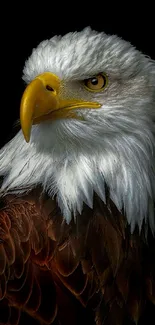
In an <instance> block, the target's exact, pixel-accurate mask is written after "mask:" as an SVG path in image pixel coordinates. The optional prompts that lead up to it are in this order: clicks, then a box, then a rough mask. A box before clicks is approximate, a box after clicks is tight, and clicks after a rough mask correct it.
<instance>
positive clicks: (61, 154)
mask: <svg viewBox="0 0 155 325" xmlns="http://www.w3.org/2000/svg"><path fill="white" fill-rule="evenodd" d="M104 110H105V107H104ZM109 110H110V108H109ZM140 113H141V112H140ZM137 114H138V112H137ZM121 118H122V119H123V118H124V121H123V123H122V128H121V132H120V125H118V126H117V123H116V125H115V127H114V126H113V130H112V125H111V123H110V120H109V125H108V122H106V124H104V127H103V120H102V123H101V124H99V121H98V124H97V125H95V120H94V127H92V122H93V121H91V124H89V122H85V123H84V122H82V121H78V120H59V121H56V122H53V123H44V124H42V125H39V126H34V127H33V130H32V137H31V142H30V143H29V144H27V143H26V142H25V141H24V139H23V135H22V133H21V131H20V132H19V133H18V134H17V135H16V136H15V138H14V139H13V140H11V141H10V142H9V143H8V144H7V145H6V146H5V147H4V148H2V149H1V151H0V175H3V176H4V181H3V184H2V187H1V195H3V194H5V195H6V194H7V193H9V192H14V193H18V194H21V193H24V192H26V191H29V190H31V189H32V188H34V187H35V186H36V185H38V184H41V185H42V186H43V190H45V191H47V192H48V194H49V195H50V196H55V195H56V197H57V202H58V205H59V207H60V208H61V211H62V213H63V215H64V217H65V218H66V220H67V222H69V221H70V220H71V214H72V213H73V214H74V215H76V213H77V211H78V212H79V213H81V211H82V207H83V202H85V203H86V204H87V205H88V206H90V207H92V204H93V193H94V192H96V193H97V194H98V195H99V197H100V198H101V199H102V200H103V201H104V202H105V183H106V184H107V186H108V188H109V191H110V197H111V199H112V201H113V202H114V203H115V205H116V207H117V208H118V209H119V210H122V209H123V210H124V211H125V213H126V216H127V220H128V222H129V224H130V225H131V230H132V231H133V230H134V228H135V225H136V224H138V226H139V228H141V225H142V222H143V220H147V219H148V220H149V223H150V226H151V228H152V229H154V206H153V205H154V201H155V168H154V165H153V163H154V161H155V137H154V130H153V128H154V125H153V123H152V125H151V124H150V123H151V122H150V120H149V119H147V117H146V116H145V119H144V118H141V116H140V115H139V123H140V124H141V125H140V127H139V128H137V124H136V123H137V122H136V121H135V120H134V119H132V116H129V117H128V123H127V126H126V124H125V123H124V122H125V119H126V117H123V115H122V117H121ZM116 120H117V119H116ZM126 120H127V119H126ZM129 120H130V122H131V123H129ZM116 122H117V121H116ZM119 122H120V124H121V121H120V116H119ZM129 125H131V128H132V130H133V132H128V131H129V129H130V128H129ZM51 126H52V127H51ZM117 128H118V129H117ZM108 130H110V132H109V133H108Z"/></svg>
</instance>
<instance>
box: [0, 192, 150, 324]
mask: <svg viewBox="0 0 155 325" xmlns="http://www.w3.org/2000/svg"><path fill="white" fill-rule="evenodd" d="M1 203H2V207H1V210H0V324H1V325H2V324H3V325H4V324H7V325H17V324H21V325H24V324H28V323H30V324H34V325H35V324H36V325H37V324H42V325H45V324H53V325H58V324H59V325H60V324H61V325H66V324H67V325H69V324H72V325H73V324H76V325H78V324H87V323H88V324H89V325H91V324H97V325H101V324H105V325H123V324H124V325H129V324H134V323H135V324H140V325H143V324H146V323H148V324H149V325H151V324H154V323H155V306H154V305H155V239H154V238H153V236H152V234H151V233H150V234H148V236H147V237H146V235H145V233H143V230H142V232H141V234H140V235H139V233H138V231H137V230H135V232H134V234H133V235H131V233H130V229H129V227H128V225H127V223H126V219H125V217H123V215H122V214H121V213H120V212H118V210H117V209H116V207H115V206H114V205H113V204H112V202H110V201H107V205H104V204H103V203H102V202H101V201H100V200H99V199H98V197H95V198H94V208H93V210H92V209H90V208H88V207H87V206H85V207H84V209H83V212H82V215H80V216H77V220H76V223H75V222H74V220H73V221H72V222H71V223H70V225H67V224H66V223H65V222H64V220H63V217H62V216H61V213H60V211H59V209H58V207H57V205H56V202H55V200H51V199H49V198H47V197H41V196H40V192H39V190H36V191H34V192H33V193H30V194H29V195H27V196H25V197H20V198H17V197H15V196H7V197H6V198H5V200H3V201H2V202H1ZM151 312H152V314H151ZM150 315H151V316H150ZM149 317H150V319H149ZM25 319H26V320H25Z"/></svg>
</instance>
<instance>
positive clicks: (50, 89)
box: [46, 85, 54, 91]
mask: <svg viewBox="0 0 155 325" xmlns="http://www.w3.org/2000/svg"><path fill="white" fill-rule="evenodd" d="M46 89H47V90H48V91H54V89H53V88H52V87H51V86H49V85H47V86H46Z"/></svg>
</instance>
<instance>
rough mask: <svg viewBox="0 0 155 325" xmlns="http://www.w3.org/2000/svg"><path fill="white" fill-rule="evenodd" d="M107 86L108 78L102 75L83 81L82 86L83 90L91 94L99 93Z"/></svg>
mask: <svg viewBox="0 0 155 325" xmlns="http://www.w3.org/2000/svg"><path fill="white" fill-rule="evenodd" d="M107 84H108V78H107V76H106V75H105V74H104V73H99V74H98V75H96V76H93V77H92V78H89V79H85V80H84V85H85V88H86V89H87V90H89V91H92V92H99V91H101V90H103V89H104V88H105V87H106V86H107Z"/></svg>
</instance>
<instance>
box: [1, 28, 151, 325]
mask: <svg viewBox="0 0 155 325" xmlns="http://www.w3.org/2000/svg"><path fill="white" fill-rule="evenodd" d="M23 80H24V81H25V83H26V89H25V91H24V93H23V96H22V99H21V105H20V124H21V130H20V131H19V132H18V133H17V134H16V135H15V137H14V138H13V139H12V140H11V141H9V143H7V144H6V145H5V146H4V147H3V148H2V149H1V150H0V176H1V177H2V184H1V188H0V203H1V209H0V324H1V325H2V324H7V325H17V324H21V325H24V317H26V324H28V323H30V322H31V323H32V324H43V325H45V324H53V325H58V324H62V325H66V324H67V325H68V324H72V325H73V324H76V325H77V324H87V323H88V324H97V325H101V324H105V325H117V324H119V325H123V324H124V325H126V324H134V323H135V324H146V321H147V322H148V323H149V325H150V324H151V321H152V324H154V320H155V319H154V320H153V319H150V320H149V314H150V311H151V310H153V311H154V314H153V315H155V309H153V308H154V304H155V237H154V235H155V63H154V62H153V60H151V59H150V58H149V57H146V56H145V55H144V54H143V53H141V52H140V51H138V50H137V49H135V48H134V47H133V46H132V45H131V44H130V43H129V42H127V41H124V40H123V39H121V38H119V37H118V36H115V35H110V36H109V35H106V34H105V33H104V32H101V33H99V32H96V31H93V30H92V29H91V28H85V29H84V30H82V31H81V32H74V33H68V34H67V35H65V36H55V37H53V38H52V39H50V40H45V41H43V42H41V43H40V44H39V45H38V46H37V48H35V49H33V51H32V54H31V55H30V57H29V58H28V60H27V61H26V62H25V66H24V70H23Z"/></svg>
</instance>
